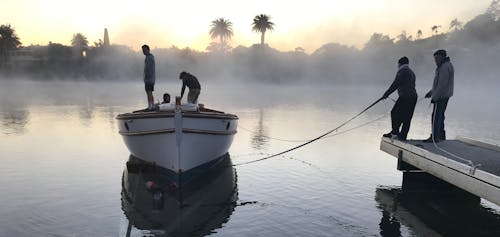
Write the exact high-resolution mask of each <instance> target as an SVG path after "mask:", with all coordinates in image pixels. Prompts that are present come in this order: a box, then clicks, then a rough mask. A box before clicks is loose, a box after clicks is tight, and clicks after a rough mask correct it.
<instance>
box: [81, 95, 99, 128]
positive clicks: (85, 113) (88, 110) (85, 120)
mask: <svg viewBox="0 0 500 237" xmlns="http://www.w3.org/2000/svg"><path fill="white" fill-rule="evenodd" d="M94 109H95V106H94V105H93V104H92V102H90V101H87V104H86V105H82V106H81V107H80V108H79V110H78V115H79V116H78V118H79V119H80V122H81V123H82V124H83V125H84V126H86V127H88V126H90V124H91V122H92V118H93V117H94Z"/></svg>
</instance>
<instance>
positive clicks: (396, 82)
mask: <svg viewBox="0 0 500 237" xmlns="http://www.w3.org/2000/svg"><path fill="white" fill-rule="evenodd" d="M403 77H404V73H403V72H398V73H397V74H396V78H394V81H393V82H392V84H391V86H390V87H389V89H387V91H385V93H384V95H383V96H382V98H383V99H387V97H389V95H390V94H392V92H394V91H395V90H396V89H398V87H399V85H400V84H401V80H402V78H403Z"/></svg>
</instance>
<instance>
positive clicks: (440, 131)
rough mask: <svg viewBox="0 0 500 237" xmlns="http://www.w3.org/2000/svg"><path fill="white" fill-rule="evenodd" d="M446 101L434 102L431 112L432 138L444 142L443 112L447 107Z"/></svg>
mask: <svg viewBox="0 0 500 237" xmlns="http://www.w3.org/2000/svg"><path fill="white" fill-rule="evenodd" d="M448 100H449V98H446V99H440V100H438V101H434V109H433V111H432V118H431V119H432V136H434V139H438V140H446V133H445V131H444V112H445V111H446V106H448Z"/></svg>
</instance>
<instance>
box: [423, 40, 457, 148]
mask: <svg viewBox="0 0 500 237" xmlns="http://www.w3.org/2000/svg"><path fill="white" fill-rule="evenodd" d="M434 61H435V62H436V66H437V68H436V74H435V76H434V82H433V83H432V89H431V90H430V91H429V92H428V93H427V94H426V95H425V98H431V103H433V104H434V109H433V111H432V118H431V121H432V134H431V136H430V137H429V138H427V139H426V140H424V142H433V141H434V142H439V141H440V140H446V133H445V130H444V112H445V111H446V107H447V106H448V100H449V99H450V97H451V96H453V84H454V77H455V70H454V68H453V64H451V62H450V57H448V56H446V51H445V50H444V49H440V50H438V51H436V52H435V53H434Z"/></svg>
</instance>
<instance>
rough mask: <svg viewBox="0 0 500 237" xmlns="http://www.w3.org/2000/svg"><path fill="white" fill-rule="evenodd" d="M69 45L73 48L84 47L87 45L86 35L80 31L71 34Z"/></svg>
mask: <svg viewBox="0 0 500 237" xmlns="http://www.w3.org/2000/svg"><path fill="white" fill-rule="evenodd" d="M71 46H73V47H75V48H78V47H80V48H84V47H88V46H89V41H88V40H87V37H85V36H84V35H83V34H82V33H76V34H74V35H73V39H71Z"/></svg>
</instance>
